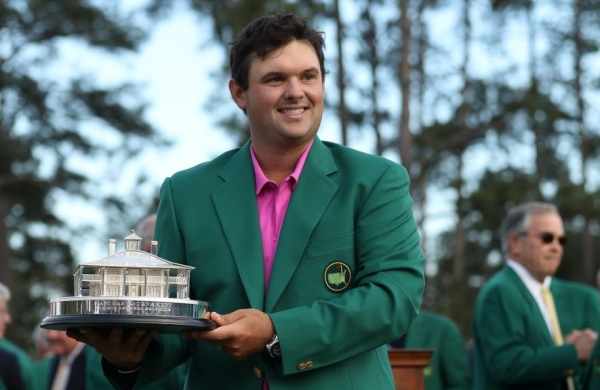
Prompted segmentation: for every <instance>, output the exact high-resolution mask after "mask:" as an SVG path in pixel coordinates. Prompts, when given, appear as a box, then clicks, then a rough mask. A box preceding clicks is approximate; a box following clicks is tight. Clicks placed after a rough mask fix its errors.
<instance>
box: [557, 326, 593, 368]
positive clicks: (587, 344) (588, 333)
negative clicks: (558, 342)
mask: <svg viewBox="0 0 600 390" xmlns="http://www.w3.org/2000/svg"><path fill="white" fill-rule="evenodd" d="M597 339H598V333H596V332H595V331H593V330H592V329H589V328H587V329H584V330H581V331H579V330H576V331H574V332H572V333H571V334H570V335H568V336H567V338H566V340H565V341H566V342H567V343H569V344H573V345H574V346H575V351H577V358H578V359H579V361H580V362H586V361H587V360H588V359H589V358H590V354H591V353H592V349H593V348H594V344H595V343H596V340H597Z"/></svg>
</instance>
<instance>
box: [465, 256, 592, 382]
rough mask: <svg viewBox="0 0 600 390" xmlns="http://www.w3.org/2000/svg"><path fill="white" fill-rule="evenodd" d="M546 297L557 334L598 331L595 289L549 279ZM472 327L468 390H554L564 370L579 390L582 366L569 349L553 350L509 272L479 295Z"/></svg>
mask: <svg viewBox="0 0 600 390" xmlns="http://www.w3.org/2000/svg"><path fill="white" fill-rule="evenodd" d="M550 291H551V292H552V295H553V296H554V301H555V304H556V311H557V314H558V319H559V322H560V328H561V330H562V332H563V334H565V335H567V334H569V333H571V332H572V331H573V330H576V329H584V328H591V329H593V330H595V331H596V332H598V331H600V300H599V298H598V292H597V291H596V289H594V288H592V287H590V286H587V285H583V284H581V283H573V282H567V281H564V280H560V279H557V278H554V277H553V278H552V283H551V285H550ZM473 324H474V342H475V343H474V346H475V358H474V362H475V372H474V384H473V390H480V389H486V390H497V389H503V390H508V389H511V390H513V389H528V390H542V389H543V390H560V389H562V383H563V381H564V378H565V372H567V371H569V370H573V371H574V373H575V377H574V379H575V383H576V386H577V388H578V389H581V376H582V373H583V368H584V365H582V364H580V363H579V361H578V359H577V353H576V351H575V347H574V346H573V345H572V344H565V345H563V346H560V347H557V346H555V345H554V343H553V341H552V337H551V335H550V332H549V330H548V327H547V325H546V323H545V322H544V318H543V316H542V313H541V311H540V309H539V307H538V306H537V304H536V302H535V300H534V298H533V296H532V295H531V294H530V293H529V290H527V287H525V285H524V284H523V282H522V281H521V279H519V277H518V275H517V274H516V273H515V271H513V270H512V269H511V268H510V267H509V266H504V268H503V269H502V270H500V271H499V272H498V273H497V274H496V275H494V276H493V277H492V278H491V279H490V280H489V281H488V282H487V283H486V284H485V286H483V288H482V289H481V291H480V292H479V295H478V296H477V299H476V303H475V309H474V322H473Z"/></svg>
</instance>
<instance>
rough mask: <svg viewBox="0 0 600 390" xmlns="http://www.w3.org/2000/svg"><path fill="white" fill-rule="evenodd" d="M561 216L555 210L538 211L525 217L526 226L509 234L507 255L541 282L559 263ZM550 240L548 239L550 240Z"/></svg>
mask: <svg viewBox="0 0 600 390" xmlns="http://www.w3.org/2000/svg"><path fill="white" fill-rule="evenodd" d="M564 235H565V231H564V228H563V223H562V219H561V218H560V216H559V215H558V214H555V213H539V214H533V215H531V216H530V217H529V229H528V230H527V232H524V233H523V234H515V235H513V236H512V237H511V241H510V245H511V257H512V258H513V260H515V261H517V262H519V263H521V264H522V265H523V266H524V267H525V268H526V269H527V270H528V271H529V273H531V275H532V276H533V277H534V278H535V279H536V280H538V281H539V282H543V281H544V279H545V278H546V276H549V275H554V274H555V273H556V270H557V269H558V267H559V266H560V263H561V260H562V255H563V247H562V245H561V244H560V243H559V238H562V237H564ZM551 239H552V240H551Z"/></svg>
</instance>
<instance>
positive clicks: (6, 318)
mask: <svg viewBox="0 0 600 390" xmlns="http://www.w3.org/2000/svg"><path fill="white" fill-rule="evenodd" d="M10 323H11V318H10V314H9V313H8V303H6V302H5V301H1V300H0V339H2V338H4V335H5V333H6V326H7V325H8V324H10Z"/></svg>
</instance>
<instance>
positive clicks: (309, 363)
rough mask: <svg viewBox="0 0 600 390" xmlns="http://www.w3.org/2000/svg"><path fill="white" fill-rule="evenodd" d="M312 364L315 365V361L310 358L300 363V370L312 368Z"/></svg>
mask: <svg viewBox="0 0 600 390" xmlns="http://www.w3.org/2000/svg"><path fill="white" fill-rule="evenodd" d="M312 366H313V362H312V361H310V360H309V361H307V362H305V363H300V364H298V370H300V371H304V370H307V369H309V368H311V367H312Z"/></svg>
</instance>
